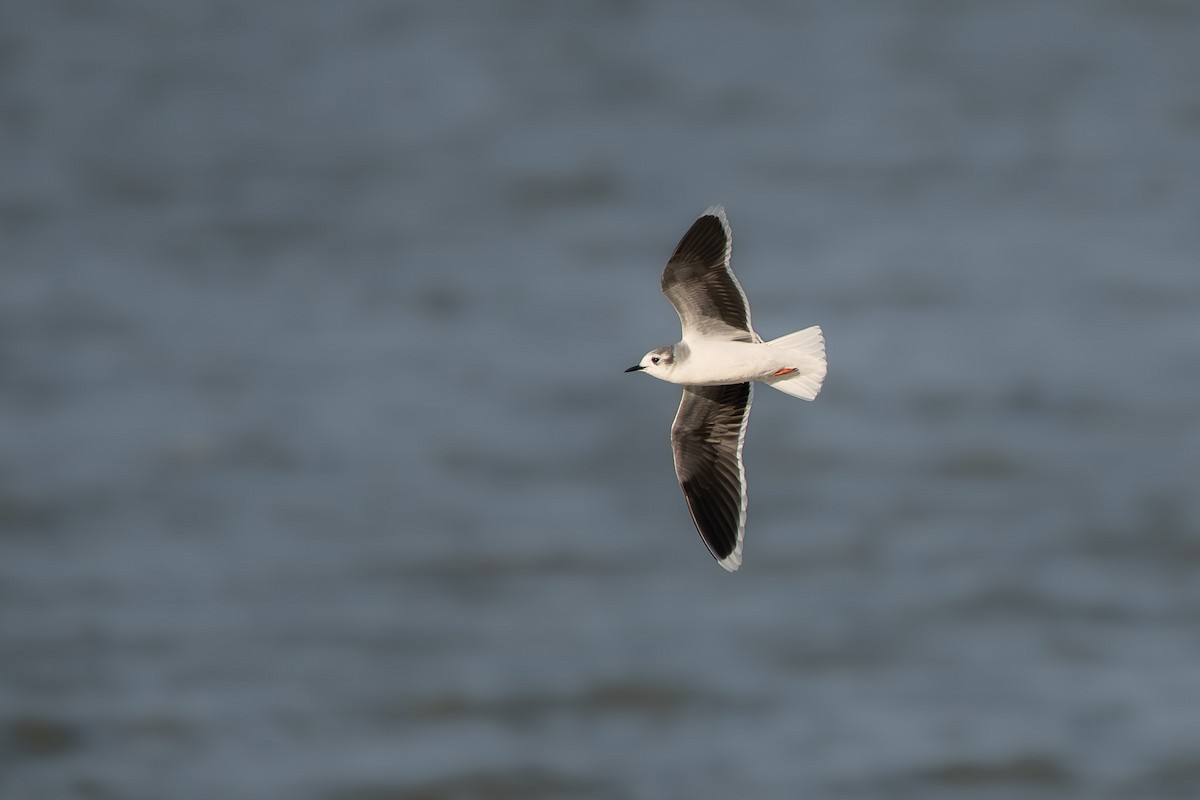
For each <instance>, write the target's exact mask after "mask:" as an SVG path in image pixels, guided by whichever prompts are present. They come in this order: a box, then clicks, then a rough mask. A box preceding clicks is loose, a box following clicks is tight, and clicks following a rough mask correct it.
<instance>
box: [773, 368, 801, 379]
mask: <svg viewBox="0 0 1200 800" xmlns="http://www.w3.org/2000/svg"><path fill="white" fill-rule="evenodd" d="M795 371H796V368H795V367H784V368H783V369H777V370H775V371H774V372H772V373H771V377H772V378H778V377H780V376H781V375H791V374H792V373H793V372H795Z"/></svg>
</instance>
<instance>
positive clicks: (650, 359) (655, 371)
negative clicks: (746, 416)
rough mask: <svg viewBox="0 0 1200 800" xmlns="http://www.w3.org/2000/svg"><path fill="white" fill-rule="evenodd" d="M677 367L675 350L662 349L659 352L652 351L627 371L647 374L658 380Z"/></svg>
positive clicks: (671, 348) (672, 348)
mask: <svg viewBox="0 0 1200 800" xmlns="http://www.w3.org/2000/svg"><path fill="white" fill-rule="evenodd" d="M674 366H675V348H674V347H660V348H658V349H657V350H651V351H650V352H649V353H646V355H644V356H642V360H641V361H639V362H638V363H637V364H636V365H634V366H632V367H630V368H629V369H627V370H625V371H626V372H643V371H644V372H646V373H647V374H650V375H653V376H654V377H656V378H661V377H663V376H665V375H666V374H667V373H669V372H670V371H671V369H672V368H673V367H674Z"/></svg>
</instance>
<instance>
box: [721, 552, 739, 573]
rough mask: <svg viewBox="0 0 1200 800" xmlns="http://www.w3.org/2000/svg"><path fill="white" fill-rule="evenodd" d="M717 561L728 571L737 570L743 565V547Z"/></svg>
mask: <svg viewBox="0 0 1200 800" xmlns="http://www.w3.org/2000/svg"><path fill="white" fill-rule="evenodd" d="M717 563H718V564H720V565H721V568H722V569H724V570H725V571H726V572H737V571H738V567H740V566H741V565H742V548H741V547H738V549H737V550H734V551H733V553H732V554H731V555H729V556H728V557H726V558H719V559H717Z"/></svg>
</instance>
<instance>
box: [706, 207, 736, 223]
mask: <svg viewBox="0 0 1200 800" xmlns="http://www.w3.org/2000/svg"><path fill="white" fill-rule="evenodd" d="M700 216H701V217H716V218H717V219H719V220H721V222H723V223H726V224H728V223H729V218H728V217H726V216H725V206H723V205H721V204H720V203H718V204H717V205H715V206H709V207H708V208H707V209H706V210H705V211H704V213H703V214H701V215H700Z"/></svg>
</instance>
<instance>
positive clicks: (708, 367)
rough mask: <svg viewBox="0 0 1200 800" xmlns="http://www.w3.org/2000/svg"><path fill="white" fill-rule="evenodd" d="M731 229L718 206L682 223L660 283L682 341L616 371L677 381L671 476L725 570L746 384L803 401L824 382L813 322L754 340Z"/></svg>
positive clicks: (737, 544) (740, 519) (739, 526)
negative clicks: (733, 263)
mask: <svg viewBox="0 0 1200 800" xmlns="http://www.w3.org/2000/svg"><path fill="white" fill-rule="evenodd" d="M732 245H733V235H732V233H731V231H730V228H729V220H728V219H726V217H725V209H724V208H722V207H721V206H713V207H712V208H710V209H708V210H707V211H705V212H704V213H703V214H702V215H700V218H699V219H697V220H696V221H695V222H694V223H692V227H691V228H689V229H688V232H687V233H685V234H684V235H683V238H682V239H680V240H679V245H678V246H677V247H676V248H675V252H674V253H673V254H672V255H671V258H670V260H668V261H667V266H666V269H664V270H663V276H662V291H663V294H665V295H666V296H667V299H668V300H670V301H671V305H673V306H675V311H676V312H678V314H679V320H680V322H681V323H683V339H681V340H680V341H679V342H678V343H677V344H673V345H669V346H667V347H660V348H658V349H657V350H651V351H650V352H649V353H647V354H646V355H645V356H643V357H642V360H641V361H640V362H638V363H637V364H636V365H635V366H632V367H630V368H629V369H627V370H625V371H626V372H645V373H646V374H648V375H653V376H654V377H655V378H658V379H660V380H664V381H669V382H671V383H679V384H682V385H683V400H682V401H681V402H680V403H679V411H678V412H677V413H676V414H675V422H674V423H673V424H672V425H671V449H672V450H673V452H674V454H675V474H676V475H677V476H678V478H679V485H680V487H682V489H683V496H684V498H685V499H686V500H687V506H688V510H689V511H690V512H691V514H692V521H693V522H694V523H695V524H696V530H698V531H699V532H700V538H701V539H703V540H704V544H705V545H707V546H708V550H709V552H711V553H712V554H713V558H715V559H716V560H717V563H718V564H720V565H721V566H722V567H724V568H725V569H727V570H729V571H730V572H733V571H735V570H737V568H738V567H740V566H741V564H742V539H743V537H744V536H745V532H746V472H745V469H744V468H743V467H742V444H743V442H744V441H745V439H746V421H747V420H748V419H749V418H750V399H751V395H752V391H751V383H752V382H753V381H761V382H762V383H765V384H767V385H768V386H773V387H774V388H776V389H778V390H780V391H781V392H786V393H787V394H790V395H792V396H793V397H800V398H803V399H805V400H813V399H815V398H816V396H817V394H818V393H819V392H820V391H821V383H822V382H823V381H824V380H825V337H824V336H823V335H822V334H821V328H820V327H819V326H817V325H814V326H812V327H811V328H805V329H804V330H802V331H797V332H796V333H789V334H788V335H787V336H781V337H779V338H778V339H772V340H771V341H769V342H764V341H763V340H762V337H761V336H759V335H758V334H757V333H755V332H754V329H753V328H752V327H751V326H750V304H749V303H748V302H747V301H746V294H745V292H743V291H742V287H741V286H740V285H739V284H738V281H737V278H735V277H734V276H733V270H731V269H730V268H729V254H730V251H731V249H732Z"/></svg>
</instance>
